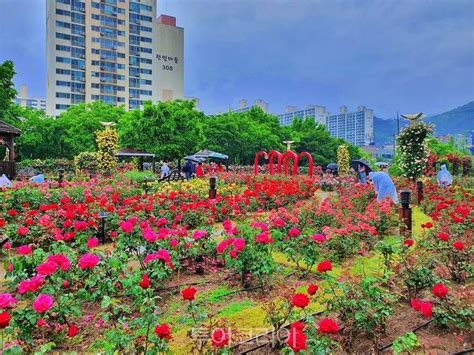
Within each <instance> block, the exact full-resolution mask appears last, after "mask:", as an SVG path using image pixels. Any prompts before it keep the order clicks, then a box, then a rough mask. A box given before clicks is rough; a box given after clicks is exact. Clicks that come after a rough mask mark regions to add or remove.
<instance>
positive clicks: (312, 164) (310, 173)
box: [298, 152, 314, 177]
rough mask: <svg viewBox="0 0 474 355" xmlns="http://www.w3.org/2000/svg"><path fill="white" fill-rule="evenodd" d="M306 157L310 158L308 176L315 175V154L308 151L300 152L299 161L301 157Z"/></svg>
mask: <svg viewBox="0 0 474 355" xmlns="http://www.w3.org/2000/svg"><path fill="white" fill-rule="evenodd" d="M303 157H306V158H307V159H308V176H310V177H311V176H313V169H314V162H313V156H312V155H311V154H309V153H308V152H301V153H300V154H298V163H299V162H300V160H301V158H303Z"/></svg>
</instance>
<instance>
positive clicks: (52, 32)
mask: <svg viewBox="0 0 474 355" xmlns="http://www.w3.org/2000/svg"><path fill="white" fill-rule="evenodd" d="M156 9H157V3H156V0H134V1H131V0H47V19H46V27H47V98H46V103H47V113H48V114H50V115H53V116H56V115H58V114H59V113H61V112H63V111H64V110H66V109H67V108H68V107H69V106H71V105H74V104H77V103H82V102H92V101H96V100H100V101H103V102H105V103H108V104H112V105H117V106H119V105H124V106H125V108H126V109H129V108H137V107H140V106H142V103H143V102H144V101H146V100H151V101H159V100H172V99H176V98H182V97H183V92H184V71H183V69H184V67H183V64H184V30H183V28H181V27H177V26H176V18H174V17H171V16H167V15H161V16H160V17H159V18H156Z"/></svg>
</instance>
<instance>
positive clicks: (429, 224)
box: [421, 222, 433, 229]
mask: <svg viewBox="0 0 474 355" xmlns="http://www.w3.org/2000/svg"><path fill="white" fill-rule="evenodd" d="M421 226H422V227H423V226H424V227H423V228H426V229H430V228H433V223H431V222H428V223H425V224H424V225H423V224H422V225H421Z"/></svg>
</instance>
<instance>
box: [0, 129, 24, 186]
mask: <svg viewBox="0 0 474 355" xmlns="http://www.w3.org/2000/svg"><path fill="white" fill-rule="evenodd" d="M20 134H21V131H20V130H19V129H18V128H16V127H14V126H12V125H10V124H8V123H6V122H4V121H1V120H0V145H3V146H5V147H6V148H7V153H8V154H6V155H5V157H4V158H3V159H1V160H2V161H0V175H2V174H5V175H6V176H8V177H9V178H10V179H12V178H14V177H15V176H16V165H15V157H16V154H15V142H14V140H15V137H18V136H19V135H20Z"/></svg>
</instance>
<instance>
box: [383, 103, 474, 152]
mask: <svg viewBox="0 0 474 355" xmlns="http://www.w3.org/2000/svg"><path fill="white" fill-rule="evenodd" d="M424 120H425V122H428V123H431V124H434V125H435V135H438V136H440V135H446V134H451V135H455V134H466V133H468V132H470V131H471V130H474V100H473V101H469V102H468V103H466V104H464V105H461V106H458V107H456V108H454V109H452V110H449V111H446V112H443V113H440V114H437V115H432V116H427V117H425V118H424ZM407 124H408V122H407V121H406V120H404V119H400V129H401V128H403V127H405V126H406V125H407ZM396 131H397V122H396V120H387V119H383V118H381V117H377V116H374V141H375V144H377V145H380V144H393V141H394V136H395V133H396Z"/></svg>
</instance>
